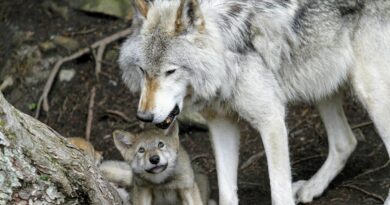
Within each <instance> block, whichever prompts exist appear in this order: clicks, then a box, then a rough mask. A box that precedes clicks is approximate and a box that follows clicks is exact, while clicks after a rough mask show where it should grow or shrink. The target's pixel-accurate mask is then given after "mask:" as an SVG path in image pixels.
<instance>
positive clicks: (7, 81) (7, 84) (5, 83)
mask: <svg viewBox="0 0 390 205" xmlns="http://www.w3.org/2000/svg"><path fill="white" fill-rule="evenodd" d="M12 85H14V79H13V78H12V77H11V76H7V77H6V78H5V80H4V81H3V83H1V85H0V92H1V91H3V90H5V89H6V88H8V87H10V86H12Z"/></svg>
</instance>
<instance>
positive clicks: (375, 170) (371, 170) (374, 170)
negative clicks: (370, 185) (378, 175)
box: [353, 160, 390, 179]
mask: <svg viewBox="0 0 390 205" xmlns="http://www.w3.org/2000/svg"><path fill="white" fill-rule="evenodd" d="M389 165H390V160H389V161H387V162H386V163H385V164H384V165H382V166H380V167H377V168H375V169H370V170H367V171H365V172H363V173H361V174H358V175H356V176H355V177H354V178H353V179H357V178H360V177H362V176H365V175H369V174H372V173H374V172H377V171H379V170H381V169H384V168H386V167H388V166H389Z"/></svg>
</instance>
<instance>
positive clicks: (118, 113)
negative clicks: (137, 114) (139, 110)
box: [106, 110, 134, 123]
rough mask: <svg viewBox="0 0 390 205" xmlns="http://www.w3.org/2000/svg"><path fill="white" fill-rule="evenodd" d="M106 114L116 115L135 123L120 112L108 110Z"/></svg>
mask: <svg viewBox="0 0 390 205" xmlns="http://www.w3.org/2000/svg"><path fill="white" fill-rule="evenodd" d="M106 113H108V114H112V115H116V116H118V117H120V118H122V119H123V120H124V121H126V122H128V123H133V122H134V121H132V120H130V118H128V117H127V116H126V114H125V113H123V112H121V111H118V110H106Z"/></svg>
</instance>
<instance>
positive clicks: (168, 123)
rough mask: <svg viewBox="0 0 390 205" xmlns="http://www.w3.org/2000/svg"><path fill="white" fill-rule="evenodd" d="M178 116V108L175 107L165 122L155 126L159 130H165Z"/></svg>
mask: <svg viewBox="0 0 390 205" xmlns="http://www.w3.org/2000/svg"><path fill="white" fill-rule="evenodd" d="M179 114H180V108H179V106H178V105H176V106H175V107H174V108H173V110H172V111H171V112H170V113H169V115H168V117H167V118H165V120H164V121H163V122H161V123H158V124H156V126H157V127H158V128H160V129H167V128H168V127H169V126H170V125H171V124H172V122H173V121H175V118H176V116H177V115H179Z"/></svg>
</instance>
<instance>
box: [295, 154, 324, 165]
mask: <svg viewBox="0 0 390 205" xmlns="http://www.w3.org/2000/svg"><path fill="white" fill-rule="evenodd" d="M324 157H326V156H325V155H323V154H319V155H314V156H310V157H306V158H303V159H299V160H296V161H294V162H293V163H292V165H297V164H300V163H302V162H304V161H307V160H312V159H317V158H324Z"/></svg>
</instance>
